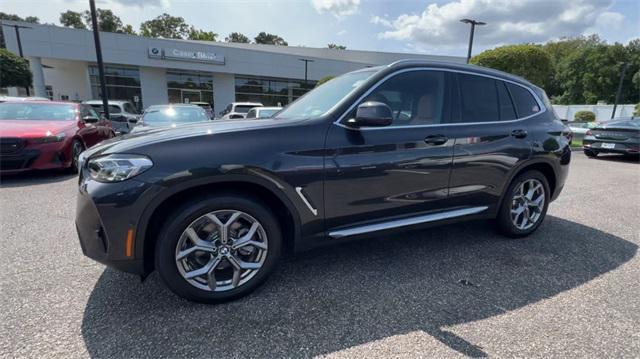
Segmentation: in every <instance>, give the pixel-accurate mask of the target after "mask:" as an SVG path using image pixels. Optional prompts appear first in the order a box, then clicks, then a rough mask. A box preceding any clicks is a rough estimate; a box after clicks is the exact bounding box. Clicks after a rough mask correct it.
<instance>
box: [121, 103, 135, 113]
mask: <svg viewBox="0 0 640 359" xmlns="http://www.w3.org/2000/svg"><path fill="white" fill-rule="evenodd" d="M124 110H125V111H126V112H128V113H132V114H134V115H135V114H137V113H138V111H136V108H135V107H133V105H132V104H130V103H128V102H125V103H124Z"/></svg>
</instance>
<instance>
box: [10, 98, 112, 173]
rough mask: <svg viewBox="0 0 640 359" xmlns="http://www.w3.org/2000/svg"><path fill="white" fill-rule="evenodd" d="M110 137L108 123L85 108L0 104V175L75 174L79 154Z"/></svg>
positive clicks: (49, 103) (36, 103)
mask: <svg viewBox="0 0 640 359" xmlns="http://www.w3.org/2000/svg"><path fill="white" fill-rule="evenodd" d="M114 136H115V133H114V131H113V129H112V128H111V123H110V121H108V120H105V119H103V118H101V117H100V116H99V115H98V114H97V113H96V112H95V110H94V109H93V108H91V107H90V106H88V105H83V104H77V103H72V102H54V101H25V102H4V103H0V174H8V173H17V172H22V171H27V170H44V169H54V168H64V169H68V170H69V171H70V172H74V173H75V172H77V170H78V156H79V155H80V153H81V152H82V151H84V150H85V149H86V148H89V147H91V146H93V145H95V144H96V143H98V142H101V141H103V140H106V139H108V138H112V137H114Z"/></svg>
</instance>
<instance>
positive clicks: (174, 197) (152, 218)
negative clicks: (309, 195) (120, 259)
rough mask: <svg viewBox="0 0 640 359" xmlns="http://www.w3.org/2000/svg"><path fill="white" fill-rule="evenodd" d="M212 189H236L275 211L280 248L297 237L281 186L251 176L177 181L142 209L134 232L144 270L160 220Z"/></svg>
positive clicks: (291, 207)
mask: <svg viewBox="0 0 640 359" xmlns="http://www.w3.org/2000/svg"><path fill="white" fill-rule="evenodd" d="M225 177H228V176H225ZM234 177H235V176H234ZM214 193H236V194H241V195H249V196H252V197H255V198H258V199H260V200H261V201H262V202H263V204H264V205H266V206H268V207H269V209H271V210H272V211H273V213H274V214H275V215H276V218H277V220H278V223H279V224H280V227H281V230H282V235H283V240H284V245H283V250H284V251H286V252H287V253H289V252H292V251H293V250H294V248H295V243H296V241H297V239H298V238H300V231H301V229H300V228H301V224H300V218H299V217H298V215H297V211H296V209H295V207H294V205H293V204H292V203H291V201H290V200H289V199H288V198H287V196H286V195H285V194H284V193H283V191H282V190H277V189H275V188H272V186H270V185H269V184H267V183H264V182H262V181H261V180H260V179H256V178H252V177H251V176H239V177H237V178H224V179H223V178H220V179H209V180H205V181H197V182H194V183H189V184H187V185H181V186H179V188H177V189H175V190H172V191H171V192H166V193H163V195H162V196H158V197H160V198H159V199H157V200H156V201H154V203H152V204H150V205H149V206H148V207H147V209H146V210H145V211H144V212H143V215H142V217H141V220H140V222H139V225H138V231H137V234H136V257H138V258H141V259H142V260H143V262H144V269H145V274H149V273H151V272H152V271H153V270H154V266H155V263H154V261H153V258H154V255H153V253H154V251H155V246H156V239H157V235H158V233H159V231H160V229H161V228H162V223H163V220H164V219H165V218H167V216H169V215H170V214H171V213H172V212H173V210H174V209H175V207H177V206H178V205H180V204H181V203H184V202H185V201H188V200H191V199H193V198H195V197H198V196H202V195H203V194H214Z"/></svg>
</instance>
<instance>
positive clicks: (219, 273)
mask: <svg viewBox="0 0 640 359" xmlns="http://www.w3.org/2000/svg"><path fill="white" fill-rule="evenodd" d="M160 233H161V234H160V237H159V238H158V241H159V242H158V244H157V246H156V253H155V260H156V269H157V270H158V272H159V274H160V277H161V278H162V279H163V281H164V282H165V283H166V284H167V286H168V287H169V288H170V289H171V290H172V291H173V292H174V293H176V294H178V295H179V296H181V297H184V298H186V299H189V300H193V301H197V302H203V303H218V302H223V301H227V300H231V299H236V298H239V297H243V296H245V295H247V294H249V293H250V292H251V291H253V290H254V289H256V288H257V287H258V286H259V285H260V284H262V283H263V282H264V281H265V280H266V279H267V277H268V276H269V274H270V273H271V272H272V271H273V269H274V267H275V265H276V263H277V261H278V259H279V257H280V252H281V248H282V236H281V231H280V228H279V225H278V222H277V220H276V218H275V217H274V216H273V215H272V214H271V211H269V210H268V208H267V207H266V206H264V205H262V204H261V203H260V202H259V201H256V200H255V199H250V198H247V197H244V196H241V195H210V196H207V197H205V198H204V199H197V200H192V201H190V202H188V203H186V204H184V205H183V206H181V207H180V208H178V209H177V210H176V211H175V212H174V214H173V215H172V216H170V219H169V220H168V222H167V224H166V225H165V227H164V228H163V230H161V231H160Z"/></svg>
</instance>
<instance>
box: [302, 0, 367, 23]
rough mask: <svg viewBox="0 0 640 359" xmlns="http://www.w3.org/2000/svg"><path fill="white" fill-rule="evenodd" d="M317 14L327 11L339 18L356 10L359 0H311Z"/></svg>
mask: <svg viewBox="0 0 640 359" xmlns="http://www.w3.org/2000/svg"><path fill="white" fill-rule="evenodd" d="M311 4H312V5H313V7H314V8H315V9H316V11H317V12H318V14H324V13H325V12H328V13H330V14H332V15H333V16H335V17H336V18H338V19H340V18H343V17H345V16H349V15H353V14H355V13H356V11H358V7H359V6H360V0H311Z"/></svg>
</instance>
